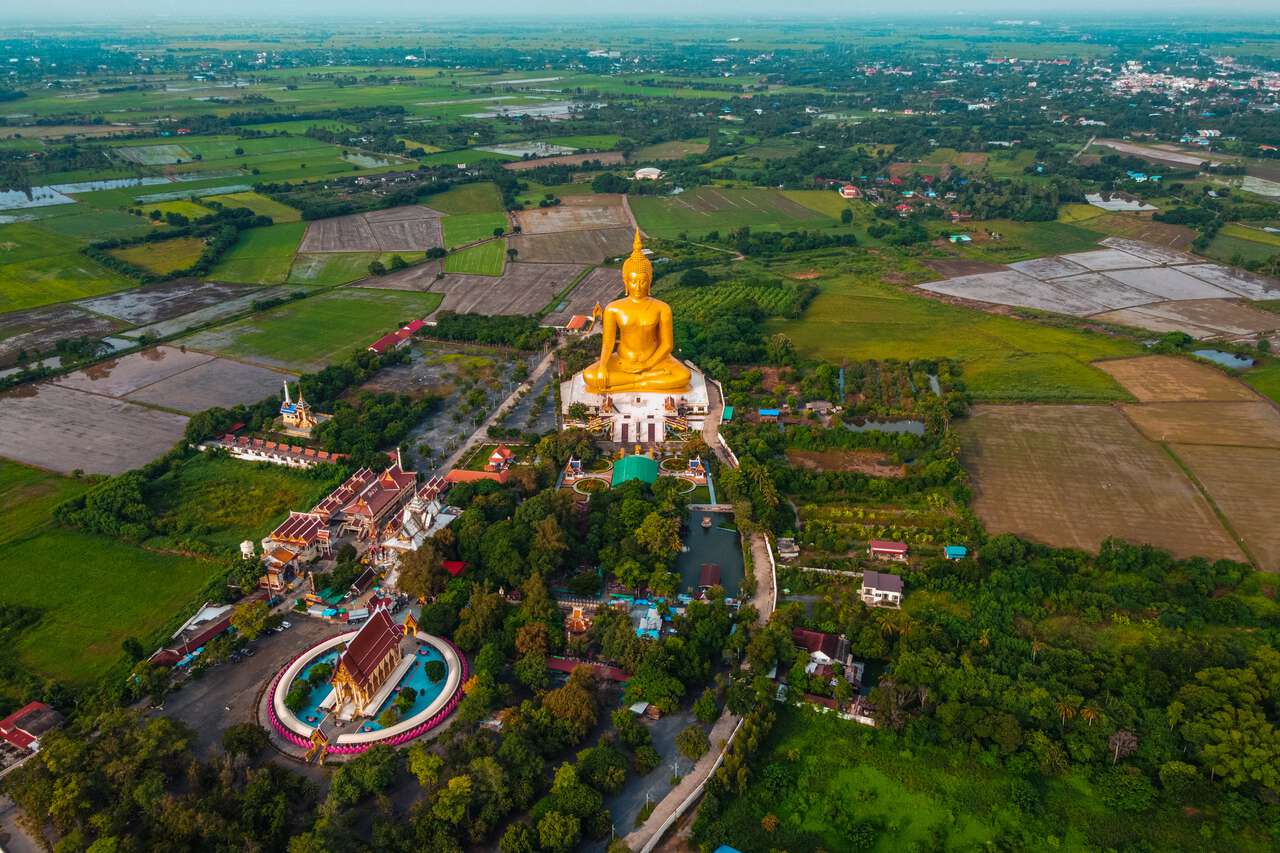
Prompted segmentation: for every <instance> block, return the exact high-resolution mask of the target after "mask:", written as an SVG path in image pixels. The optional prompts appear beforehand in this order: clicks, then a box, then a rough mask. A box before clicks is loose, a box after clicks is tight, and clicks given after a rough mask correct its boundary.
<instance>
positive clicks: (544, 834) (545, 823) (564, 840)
mask: <svg viewBox="0 0 1280 853" xmlns="http://www.w3.org/2000/svg"><path fill="white" fill-rule="evenodd" d="M581 835H582V822H581V821H579V820H578V818H577V817H576V816H574V815H568V814H562V813H560V812H557V811H550V812H547V813H546V814H545V815H543V816H542V820H540V821H538V842H539V843H540V844H541V845H542V849H543V850H547V851H568V850H572V849H573V848H574V847H575V846H577V844H578V839H579V838H580V837H581Z"/></svg>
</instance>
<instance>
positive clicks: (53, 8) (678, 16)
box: [0, 0, 1275, 25]
mask: <svg viewBox="0 0 1280 853" xmlns="http://www.w3.org/2000/svg"><path fill="white" fill-rule="evenodd" d="M797 7H798V8H797ZM359 10H360V11H358V12H357V11H353V9H352V5H351V4H350V3H348V2H341V0H223V2H222V3H220V4H219V8H218V10H217V12H216V13H215V14H199V13H193V9H192V7H191V6H190V4H187V3H178V2H163V0H162V2H155V0H118V1H117V2H114V3H111V4H110V5H109V7H106V8H104V6H103V4H101V3H98V2H92V0H45V2H42V3H41V4H40V6H39V10H38V11H35V10H33V9H32V8H31V7H30V6H29V5H27V4H13V5H11V6H8V7H7V8H4V7H0V20H3V21H6V22H18V23H30V24H40V23H43V22H50V23H58V24H67V23H76V22H79V23H83V24H86V25H93V24H103V23H112V22H125V21H127V22H130V23H137V22H139V21H144V20H151V21H155V22H156V23H158V24H159V23H164V24H171V23H176V22H184V21H190V22H193V23H196V22H210V21H227V22H230V21H232V20H235V19H239V18H244V17H253V18H257V19H259V20H263V21H272V20H276V19H284V18H287V19H289V20H290V21H293V22H297V19H298V16H299V15H303V16H305V17H306V20H307V21H310V22H315V21H317V20H341V19H347V20H350V19H361V20H366V21H368V20H369V18H370V17H371V16H379V17H384V18H388V19H392V20H403V21H414V22H424V23H425V22H432V21H435V22H439V23H442V24H452V23H458V22H464V21H467V20H476V19H493V18H508V19H511V20H517V21H520V22H521V23H530V22H537V21H538V20H539V19H557V20H558V19H582V18H588V17H590V18H595V19H604V18H612V19H630V20H632V21H645V22H652V21H654V20H661V19H666V20H672V21H680V20H689V21H694V20H714V19H716V18H718V17H719V16H722V15H732V16H733V18H732V21H726V24H728V23H739V24H745V25H749V24H751V23H752V21H751V20H750V18H752V17H754V18H758V19H759V20H760V21H769V22H777V21H779V20H797V21H800V20H809V19H827V20H839V19H855V18H863V19H866V18H877V19H884V20H893V19H909V18H920V17H929V16H937V17H938V19H939V22H943V21H948V22H950V21H955V20H963V19H965V18H975V19H976V18H981V19H986V18H988V17H989V16H992V15H998V16H1001V17H1007V18H1016V19H1022V20H1028V21H1030V20H1037V19H1040V20H1062V19H1068V18H1083V17H1089V16H1091V15H1099V14H1104V15H1107V16H1115V15H1117V14H1122V15H1124V14H1133V15H1148V16H1149V15H1150V12H1151V7H1150V4H1149V3H1141V2H1138V0H1120V2H1112V0H1076V2H1071V3H1063V4H1055V6H1046V5H1044V4H1028V3H1016V2H1011V0H970V2H965V3H963V4H956V3H952V2H944V1H943V0H908V2H906V3H896V4H894V6H893V9H892V11H889V10H886V9H885V8H884V7H882V6H880V5H878V4H860V3H850V2H842V0H809V2H805V3H801V4H795V5H791V6H788V5H784V4H779V3H777V2H774V0H703V2H702V3H699V4H697V6H696V9H691V8H690V4H689V3H687V2H681V1H680V0H649V2H645V3H643V4H637V3H635V2H623V1H622V0H592V2H585V0H542V2H539V3H538V4H537V8H536V9H531V8H530V4H529V3H526V2H515V0H494V2H490V3H487V4H484V5H482V6H480V7H477V8H475V9H473V10H468V11H467V12H466V13H465V14H464V13H454V12H450V13H446V14H444V15H441V14H440V13H438V12H435V11H430V12H428V11H422V12H406V10H405V6H404V4H403V3H401V2H396V0H366V2H364V3H361V4H360V6H359ZM1274 12H1275V3H1274V0H1232V2H1226V3H1210V2H1206V0H1169V2H1166V3H1164V4H1163V5H1162V7H1161V15H1162V16H1165V17H1167V16H1168V15H1170V14H1175V15H1179V16H1188V17H1201V16H1203V17H1213V18H1224V17H1226V18H1230V17H1254V16H1272V15H1274ZM743 16H747V19H746V20H744V18H743ZM1153 24H1155V22H1154V21H1153Z"/></svg>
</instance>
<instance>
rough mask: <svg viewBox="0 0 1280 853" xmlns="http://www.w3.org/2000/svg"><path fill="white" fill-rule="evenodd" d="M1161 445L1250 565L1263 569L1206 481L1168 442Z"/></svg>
mask: <svg viewBox="0 0 1280 853" xmlns="http://www.w3.org/2000/svg"><path fill="white" fill-rule="evenodd" d="M1160 446H1161V447H1162V448H1163V449H1164V452H1165V453H1167V454H1169V458H1170V459H1172V460H1173V464H1175V465H1177V466H1178V468H1179V469H1180V470H1181V471H1182V473H1183V475H1184V476H1185V477H1186V478H1187V479H1188V480H1190V481H1191V485H1193V486H1195V487H1196V491H1198V492H1199V493H1200V495H1201V497H1203V498H1204V499H1205V502H1206V503H1208V504H1209V508H1210V509H1212V510H1213V514H1214V515H1216V516H1217V517H1218V523H1219V524H1221V525H1222V529H1223V530H1225V531H1227V535H1228V536H1230V537H1231V538H1232V539H1233V540H1234V541H1235V543H1236V547H1238V548H1239V549H1240V553H1242V554H1244V556H1245V559H1247V560H1248V561H1249V565H1251V566H1253V567H1254V568H1255V569H1257V570H1259V571H1261V570H1262V565H1261V563H1259V562H1258V558H1257V557H1255V556H1254V555H1253V552H1252V551H1250V550H1249V546H1248V545H1246V544H1245V541H1244V538H1243V537H1241V536H1240V534H1239V533H1237V532H1236V529H1235V527H1234V526H1233V525H1232V524H1231V519H1229V518H1228V517H1227V514H1226V513H1225V512H1223V511H1222V508H1221V507H1219V506H1218V502H1217V501H1215V500H1214V499H1213V495H1211V494H1209V490H1208V489H1206V488H1205V487H1204V483H1202V482H1200V478H1199V477H1197V476H1196V474H1195V472H1194V471H1192V470H1191V466H1190V465H1188V464H1187V463H1186V462H1184V461H1183V460H1182V457H1181V456H1179V455H1178V454H1177V453H1176V452H1175V451H1174V449H1173V448H1172V447H1170V446H1169V445H1168V444H1167V443H1165V442H1161V443H1160ZM1210 446H1212V445H1210Z"/></svg>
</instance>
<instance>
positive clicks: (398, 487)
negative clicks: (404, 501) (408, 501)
mask: <svg viewBox="0 0 1280 853" xmlns="http://www.w3.org/2000/svg"><path fill="white" fill-rule="evenodd" d="M417 479H418V475H417V474H415V473H413V472H412V471H405V470H402V469H401V468H400V466H399V465H392V466H391V467H390V468H388V469H387V470H385V471H383V472H382V475H381V476H379V477H378V479H377V481H376V482H374V483H371V484H370V485H369V486H368V487H367V488H366V489H365V490H364V491H363V492H362V493H361V494H360V495H359V497H357V498H356V499H355V500H353V501H352V502H351V503H349V504H347V505H346V506H345V507H343V512H344V513H346V514H347V515H349V516H366V517H368V518H378V517H379V516H381V515H382V511H383V510H384V509H386V507H387V505H388V504H390V503H391V502H392V501H394V500H395V499H396V498H397V497H399V496H400V495H401V494H402V493H403V492H404V490H405V489H408V488H410V487H412V486H413V484H414V483H415V482H417Z"/></svg>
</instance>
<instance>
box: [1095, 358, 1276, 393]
mask: <svg viewBox="0 0 1280 853" xmlns="http://www.w3.org/2000/svg"><path fill="white" fill-rule="evenodd" d="M1094 366H1095V367H1098V368H1101V369H1102V370H1105V371H1106V372H1107V373H1109V374H1111V376H1112V377H1113V378H1114V379H1115V380H1116V381H1117V382H1119V383H1120V384H1121V385H1122V386H1124V389H1125V390H1126V391H1128V392H1129V393H1130V394H1132V395H1133V396H1134V397H1136V398H1137V399H1138V400H1139V401H1140V402H1143V403H1153V402H1160V403H1165V402H1179V401H1189V400H1219V401H1232V400H1235V401H1255V400H1257V395H1256V394H1254V393H1253V391H1251V390H1249V389H1248V388H1247V387H1245V386H1244V385H1243V384H1242V383H1240V382H1237V381H1235V380H1234V379H1232V378H1231V377H1230V376H1227V375H1225V374H1224V373H1222V372H1221V371H1219V370H1215V369H1213V368H1212V367H1209V366H1208V365H1204V364H1197V363H1196V362H1194V361H1191V360H1190V359H1186V358H1176V357H1174V356H1169V355H1147V356H1141V357H1139V358H1119V359H1113V360H1110V361H1099V362H1095V364H1094Z"/></svg>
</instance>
